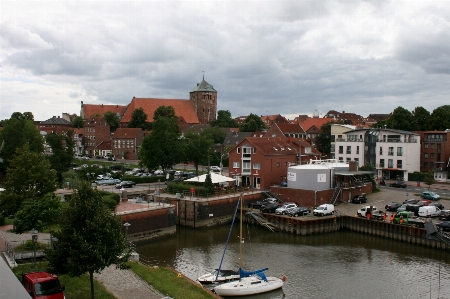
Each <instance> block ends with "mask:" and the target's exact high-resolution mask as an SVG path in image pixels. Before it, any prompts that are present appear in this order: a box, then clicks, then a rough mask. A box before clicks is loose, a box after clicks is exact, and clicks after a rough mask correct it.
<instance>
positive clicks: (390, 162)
mask: <svg viewBox="0 0 450 299" xmlns="http://www.w3.org/2000/svg"><path fill="white" fill-rule="evenodd" d="M388 167H389V168H394V160H393V159H388Z"/></svg>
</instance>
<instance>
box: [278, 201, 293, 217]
mask: <svg viewBox="0 0 450 299" xmlns="http://www.w3.org/2000/svg"><path fill="white" fill-rule="evenodd" d="M296 207H297V204H296V203H285V204H284V205H282V206H281V207H279V208H277V209H276V210H275V213H276V214H281V215H285V214H286V212H287V211H289V210H290V209H292V208H296Z"/></svg>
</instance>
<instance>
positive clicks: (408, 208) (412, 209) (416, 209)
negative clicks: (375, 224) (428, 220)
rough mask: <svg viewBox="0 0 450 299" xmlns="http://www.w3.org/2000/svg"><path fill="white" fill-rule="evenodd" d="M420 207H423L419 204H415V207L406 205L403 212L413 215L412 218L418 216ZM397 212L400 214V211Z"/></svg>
mask: <svg viewBox="0 0 450 299" xmlns="http://www.w3.org/2000/svg"><path fill="white" fill-rule="evenodd" d="M422 207H423V205H422V204H421V203H418V204H415V205H412V204H411V205H410V204H407V205H406V210H405V211H407V212H412V213H414V216H419V210H420V208H422ZM398 212H400V211H398Z"/></svg>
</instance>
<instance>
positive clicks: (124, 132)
mask: <svg viewBox="0 0 450 299" xmlns="http://www.w3.org/2000/svg"><path fill="white" fill-rule="evenodd" d="M140 134H143V131H142V129H141V128H117V130H116V131H115V132H114V135H113V136H112V138H113V139H118V138H120V139H127V138H128V139H133V138H137V137H138V136H139V135H140Z"/></svg>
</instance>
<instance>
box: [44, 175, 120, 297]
mask: <svg viewBox="0 0 450 299" xmlns="http://www.w3.org/2000/svg"><path fill="white" fill-rule="evenodd" d="M59 226H60V230H59V231H51V234H52V235H54V236H55V237H56V238H57V240H58V241H57V242H56V246H55V249H54V250H46V254H47V259H48V261H49V267H50V269H51V271H53V273H56V274H68V275H69V276H71V277H79V276H81V275H82V274H84V273H86V272H87V273H89V277H90V281H91V298H94V272H95V273H100V272H101V271H102V270H103V269H104V268H106V267H108V266H110V265H113V264H115V265H116V266H119V267H121V266H123V263H124V262H125V261H126V260H127V259H128V257H129V250H128V248H127V241H126V237H125V235H124V234H123V232H122V223H121V219H120V217H119V216H117V215H114V214H113V213H111V211H110V210H109V209H108V208H107V206H106V205H105V204H103V202H102V197H101V195H100V193H99V192H98V191H97V190H94V189H92V188H91V187H90V186H89V184H88V183H87V182H83V183H82V184H81V185H80V186H79V189H78V190H77V191H75V192H74V193H73V195H72V197H71V198H70V199H69V201H68V207H67V209H66V210H65V211H64V212H63V213H62V216H61V217H60V221H59Z"/></svg>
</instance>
